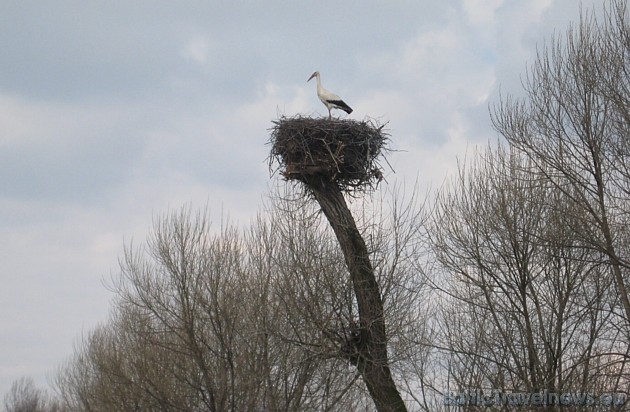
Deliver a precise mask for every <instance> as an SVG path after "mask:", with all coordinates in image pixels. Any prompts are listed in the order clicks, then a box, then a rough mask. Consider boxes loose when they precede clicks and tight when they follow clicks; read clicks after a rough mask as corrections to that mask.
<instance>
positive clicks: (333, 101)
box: [307, 72, 352, 119]
mask: <svg viewBox="0 0 630 412" xmlns="http://www.w3.org/2000/svg"><path fill="white" fill-rule="evenodd" d="M313 77H317V97H319V100H321V101H322V103H324V106H326V108H327V109H328V118H329V119H332V115H331V113H330V110H331V109H340V110H343V111H344V112H346V113H348V114H350V113H352V109H351V108H350V106H348V105H347V104H346V103H345V102H344V101H343V100H341V97H339V96H337V95H336V94H334V93H331V92H329V91H328V90H326V89H324V88H323V87H322V81H321V80H320V78H319V72H315V73H313V74H312V75H311V77H309V78H308V80H307V82H309V81H311V79H312V78H313Z"/></svg>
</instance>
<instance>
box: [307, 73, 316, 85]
mask: <svg viewBox="0 0 630 412" xmlns="http://www.w3.org/2000/svg"><path fill="white" fill-rule="evenodd" d="M315 76H317V72H315V73H313V74H311V77H309V78H308V80H307V81H306V82H307V83H308V82H310V81H311V79H312V78H313V77H315Z"/></svg>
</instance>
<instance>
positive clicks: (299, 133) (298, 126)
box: [269, 116, 389, 192]
mask: <svg viewBox="0 0 630 412" xmlns="http://www.w3.org/2000/svg"><path fill="white" fill-rule="evenodd" d="M273 124H274V125H273V127H272V128H271V139H270V142H269V143H270V144H271V145H272V148H271V153H270V156H269V166H270V168H271V170H272V172H276V171H280V173H281V174H282V176H284V178H285V179H287V180H299V181H302V182H304V183H307V184H311V185H312V184H319V185H322V184H326V183H328V182H335V183H337V185H338V186H339V188H340V189H342V190H344V191H346V192H353V191H359V190H366V189H370V188H374V187H376V185H377V184H378V182H380V181H381V180H382V179H383V173H382V169H381V167H380V164H379V159H380V158H381V156H382V155H383V152H384V151H386V150H387V148H386V143H387V141H388V140H389V135H388V134H387V133H385V132H384V131H383V128H384V125H379V124H377V123H376V122H375V121H373V120H364V121H357V120H338V119H326V118H317V119H314V118H311V117H301V116H296V117H293V118H286V117H282V118H280V119H279V120H276V121H274V122H273ZM383 158H384V156H383Z"/></svg>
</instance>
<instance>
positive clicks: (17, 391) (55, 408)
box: [4, 377, 63, 412]
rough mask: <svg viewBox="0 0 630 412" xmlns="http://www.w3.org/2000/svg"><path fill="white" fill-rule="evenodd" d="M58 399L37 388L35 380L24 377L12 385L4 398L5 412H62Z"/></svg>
mask: <svg viewBox="0 0 630 412" xmlns="http://www.w3.org/2000/svg"><path fill="white" fill-rule="evenodd" d="M62 410H63V409H62V408H61V405H60V404H59V403H58V402H57V400H56V399H54V398H52V397H50V396H49V395H48V394H47V393H46V391H44V390H43V389H39V388H37V387H36V386H35V382H33V379H31V378H28V377H22V378H20V379H18V380H16V381H15V382H13V384H12V385H11V388H10V389H9V392H8V393H7V394H6V395H5V396H4V411H5V412H61V411H62Z"/></svg>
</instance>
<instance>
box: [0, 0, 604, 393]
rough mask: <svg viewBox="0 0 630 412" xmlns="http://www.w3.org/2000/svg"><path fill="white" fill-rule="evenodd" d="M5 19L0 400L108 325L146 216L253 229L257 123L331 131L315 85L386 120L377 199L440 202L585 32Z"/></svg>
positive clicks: (490, 1) (75, 6)
mask: <svg viewBox="0 0 630 412" xmlns="http://www.w3.org/2000/svg"><path fill="white" fill-rule="evenodd" d="M593 2H596V3H597V4H601V3H600V2H599V1H596V0H587V1H585V2H584V3H583V7H590V6H591V4H593ZM0 4H1V7H0V279H1V281H2V283H1V287H0V304H1V305H2V308H1V310H0V397H1V396H3V395H4V394H5V393H6V392H7V390H8V388H9V386H10V384H11V382H13V381H14V380H16V379H18V378H19V377H21V376H31V377H33V378H34V379H35V380H36V382H37V383H38V384H40V385H45V383H46V381H47V378H50V377H52V376H53V375H54V372H55V369H56V368H57V367H58V366H60V365H61V364H62V363H63V362H64V360H66V359H68V357H69V356H70V355H71V354H72V352H73V345H75V344H76V343H77V342H78V341H79V339H80V337H81V336H82V334H83V335H84V334H85V333H87V332H88V331H89V330H91V329H92V328H93V327H94V326H95V325H96V324H97V323H99V322H101V321H105V320H106V319H107V317H108V312H109V306H110V302H111V299H112V294H111V292H109V291H108V289H107V288H106V286H105V285H106V284H107V283H108V282H109V279H111V277H112V276H113V277H115V276H116V275H117V271H118V258H119V257H120V256H121V253H122V251H123V245H124V244H125V242H127V243H128V242H129V241H130V240H132V239H133V240H134V242H135V241H138V242H142V241H143V240H144V238H145V236H146V234H147V232H148V231H149V230H150V229H151V226H152V222H153V220H154V219H155V217H156V216H159V215H161V214H164V213H165V212H167V211H169V210H173V209H176V208H179V207H181V206H183V205H186V204H190V205H192V208H193V209H201V208H204V207H205V206H206V204H207V205H208V206H209V208H210V209H211V210H212V211H213V212H214V213H213V216H215V217H216V220H220V217H221V213H223V214H224V215H226V214H227V215H229V216H230V219H231V220H232V221H234V222H238V223H239V224H242V225H247V224H248V223H249V219H250V218H252V217H253V216H254V215H255V214H256V213H257V211H258V210H259V208H260V205H261V203H262V199H263V198H264V196H265V193H266V192H267V190H268V189H267V185H268V182H269V180H270V176H269V170H268V166H267V163H266V157H267V154H268V151H269V147H268V146H266V145H265V143H266V142H267V140H268V138H269V134H268V129H269V127H270V126H271V121H272V120H273V119H276V118H277V117H278V116H279V115H286V116H293V115H295V114H298V113H301V114H309V115H316V116H320V115H322V116H323V115H327V111H326V108H325V107H324V106H323V105H322V104H321V103H320V102H319V100H318V99H317V96H316V91H315V84H314V82H310V83H306V79H308V77H309V76H310V75H311V73H312V72H313V71H315V70H319V71H320V72H321V77H322V83H323V85H324V87H326V88H327V89H329V90H331V91H333V92H335V93H337V94H339V95H340V96H341V97H342V98H343V99H344V100H345V101H346V103H348V104H349V105H350V106H352V108H353V109H354V112H353V113H352V114H351V115H350V116H349V117H350V118H352V119H363V118H365V117H368V116H369V117H372V118H376V119H379V120H380V121H382V122H389V124H388V128H389V130H390V132H391V135H392V148H394V149H398V150H400V151H399V152H395V153H392V154H391V155H390V158H389V161H390V163H391V164H392V166H393V168H394V170H395V171H396V173H395V174H394V173H392V172H391V171H387V174H386V179H387V181H388V182H389V184H390V185H392V184H394V183H396V182H402V181H403V180H404V181H408V182H413V181H414V180H416V178H418V179H419V181H420V182H421V184H423V185H427V186H428V185H432V186H433V187H436V186H439V185H440V184H441V183H442V181H443V180H444V178H445V176H446V174H447V171H448V170H452V169H453V168H454V167H455V165H456V161H457V158H458V157H459V158H462V157H464V156H465V155H466V153H468V154H470V152H471V150H473V148H474V147H475V146H477V145H484V144H486V143H487V142H488V141H496V139H497V136H496V133H495V132H493V131H492V129H491V127H490V122H489V116H488V107H489V105H491V104H493V102H496V99H497V96H498V90H499V87H500V88H501V91H502V92H504V93H515V94H519V93H521V85H520V78H521V76H522V75H523V74H524V73H525V67H526V64H527V62H531V61H532V59H533V58H534V56H535V53H536V47H537V46H538V47H540V46H542V45H543V43H544V41H545V40H548V39H549V38H550V36H551V35H553V33H554V32H556V33H563V32H564V31H565V29H566V28H567V26H568V23H569V22H570V21H575V20H576V19H577V18H578V16H579V4H578V2H577V1H575V0H445V1H435V0H421V1H418V0H416V1H362V2H339V1H328V0H311V1H282V2H280V1H216V0H205V1H187V2H175V1H165V0H159V1H158V0H152V1H148V0H134V1H127V0H125V1H121V0H110V1H82V0H57V1H54V2H53V1H33V0H24V1H13V0H0ZM338 115H343V116H346V115H345V113H343V112H339V113H338ZM275 178H277V177H274V179H275Z"/></svg>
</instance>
